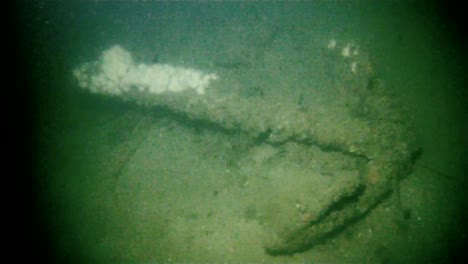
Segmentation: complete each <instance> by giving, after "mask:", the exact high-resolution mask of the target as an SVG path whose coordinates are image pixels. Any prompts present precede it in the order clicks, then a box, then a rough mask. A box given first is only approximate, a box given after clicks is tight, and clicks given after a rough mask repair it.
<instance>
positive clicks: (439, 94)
mask: <svg viewBox="0 0 468 264" xmlns="http://www.w3.org/2000/svg"><path fill="white" fill-rule="evenodd" d="M139 4H141V3H133V4H131V3H129V2H127V3H126V4H125V6H126V7H122V6H123V4H120V5H119V4H115V3H114V4H107V6H106V5H105V4H102V3H97V2H96V3H93V4H89V3H88V4H80V5H76V6H74V5H71V4H70V6H67V5H65V4H57V3H54V4H52V3H48V2H45V3H42V4H37V6H35V7H34V8H32V9H28V10H26V9H25V8H20V9H19V19H20V26H19V29H20V34H19V36H20V38H22V39H23V38H24V39H25V40H26V41H25V42H22V44H20V50H23V51H24V54H23V56H22V58H23V59H24V58H25V57H27V58H28V59H27V60H25V61H26V62H25V70H27V71H29V72H30V73H31V74H29V76H30V84H31V87H33V94H34V95H36V97H34V98H33V100H32V103H33V105H32V107H33V109H35V110H36V111H35V112H34V113H35V115H34V117H33V120H34V121H35V124H36V126H35V131H37V133H35V135H36V136H35V142H37V148H32V149H33V154H34V157H36V160H35V163H34V164H35V167H34V168H36V169H33V172H34V179H35V181H34V182H35V183H36V184H37V187H36V188H35V190H37V193H35V196H34V198H35V201H36V204H37V206H36V208H37V210H36V211H35V212H36V213H37V218H38V219H39V220H40V223H41V224H40V225H37V226H38V228H39V229H41V231H40V232H39V231H38V233H39V234H41V236H40V238H38V240H39V241H42V243H41V242H40V243H41V244H42V245H44V250H42V252H40V253H38V254H39V255H38V256H39V257H47V259H48V260H51V261H56V262H57V263H68V262H71V263H75V262H76V263H187V262H191V263H221V262H225V263H226V262H227V263H448V262H449V261H450V260H453V259H452V257H453V255H454V254H456V253H457V250H458V249H459V248H460V247H461V246H462V245H463V244H464V243H465V242H466V229H465V226H464V223H465V222H466V220H467V218H466V212H464V210H466V202H465V200H466V196H465V194H464V191H465V190H466V188H467V183H466V180H465V179H464V174H466V173H465V170H464V169H465V168H466V167H463V166H464V165H466V164H464V162H466V161H465V159H466V156H465V157H464V156H463V154H464V152H465V151H466V150H465V148H466V120H465V119H466V116H465V114H466V101H465V98H464V95H465V91H464V90H463V89H465V87H463V84H464V82H463V81H464V79H463V78H464V76H462V75H461V74H462V73H463V68H462V67H463V64H464V62H463V59H464V54H463V52H464V51H462V50H459V47H458V46H457V41H458V40H459V39H458V38H457V37H456V36H454V35H452V34H451V33H453V32H452V31H450V27H449V26H447V25H446V24H444V23H447V22H445V21H444V20H443V18H444V19H446V18H445V17H443V18H441V17H440V16H439V15H440V14H439V13H437V12H436V11H434V9H432V8H431V7H430V6H424V5H419V4H413V5H407V4H398V3H396V2H394V3H393V4H390V3H385V4H377V5H375V6H371V5H368V4H349V3H348V4H345V3H343V2H340V3H338V4H327V5H320V4H304V3H295V4H292V3H283V4H278V3H276V4H273V3H264V4H239V3H229V4H226V3H216V4H213V3H212V4H207V3H203V4H195V3H191V4H188V3H180V4H179V5H180V6H178V7H175V6H174V5H172V4H168V3H167V2H165V3H158V4H155V5H159V7H154V6H153V7H152V8H155V9H154V10H160V11H157V12H156V11H154V10H153V9H148V8H142V7H141V6H138V5H139ZM133 5H135V6H133ZM223 5H225V6H223ZM226 6H228V7H226ZM31 10H32V11H31ZM152 10H153V11H154V12H152ZM161 10H164V11H161ZM132 12H133V13H132ZM31 21H35V23H28V22H31ZM161 21H163V22H164V23H165V24H164V27H158V26H157V25H158V24H157V23H162V22H161ZM220 21H222V23H223V24H222V25H218V24H216V26H213V25H212V24H213V23H221V22H220ZM223 27H224V28H226V29H227V30H230V31H232V32H233V34H234V35H235V36H242V37H241V39H239V38H237V37H233V38H232V39H229V37H226V38H225V39H223V40H219V39H217V40H216V43H221V44H223V41H225V42H224V45H225V47H228V48H230V49H232V50H230V51H229V52H227V53H225V54H228V55H230V56H232V57H229V58H228V61H229V62H232V63H233V64H232V65H225V66H227V67H231V66H232V67H238V65H241V66H242V63H243V62H244V61H255V59H256V58H255V53H252V51H251V50H249V47H246V46H245V45H243V43H245V41H252V38H255V37H257V36H258V37H259V38H260V39H262V40H264V41H268V36H269V34H271V32H268V31H269V30H272V28H274V30H275V32H276V31H277V32H279V33H277V34H280V35H282V36H285V37H284V38H286V39H283V45H284V46H281V45H279V46H276V47H278V49H276V50H275V48H274V47H275V46H274V45H273V47H269V51H270V55H269V56H273V55H277V56H284V57H289V58H290V57H291V56H294V54H290V53H288V52H289V48H291V45H292V46H294V45H295V44H297V45H300V46H304V45H306V44H304V42H303V41H304V40H307V39H310V38H311V37H312V38H313V39H315V40H316V41H317V43H318V42H321V43H324V44H326V43H327V42H328V40H330V39H336V40H338V41H341V42H348V41H352V42H354V43H359V45H360V46H361V47H365V49H366V51H367V52H368V53H369V54H371V56H372V58H373V60H374V62H375V65H376V68H377V69H378V71H379V75H380V76H381V77H382V78H383V79H385V80H386V82H387V83H388V89H394V91H393V92H395V93H396V94H398V96H399V97H400V98H401V100H402V101H403V103H404V104H405V105H406V107H408V109H409V111H410V112H411V113H412V114H413V116H414V124H415V129H416V132H417V135H418V142H419V144H420V145H421V147H422V148H421V149H422V152H421V156H420V158H419V159H418V160H417V162H416V163H415V166H414V171H413V173H411V174H410V175H409V176H408V177H407V178H405V179H404V180H402V182H401V193H400V194H401V205H402V207H403V208H404V218H403V219H401V218H396V217H395V215H397V214H398V212H396V211H397V210H398V208H396V206H395V199H396V198H395V196H391V197H389V198H388V199H386V200H385V201H383V202H382V203H381V204H380V205H379V206H377V207H376V208H375V209H374V210H373V211H372V212H371V213H370V214H368V215H367V216H366V217H365V218H363V219H362V220H360V221H358V222H356V223H354V224H353V225H351V226H349V227H348V228H347V229H346V230H344V231H343V232H341V233H339V234H338V235H336V236H334V237H332V238H330V239H328V240H327V241H325V242H324V243H322V244H319V245H316V246H315V247H313V248H311V249H310V250H308V251H306V252H303V253H297V254H295V255H292V256H275V257H273V256H269V255H268V254H266V253H265V250H264V248H263V240H262V239H263V238H264V234H263V230H262V228H261V223H259V220H258V219H260V218H261V216H259V215H258V212H256V209H255V208H256V207H255V205H256V203H258V202H261V201H262V200H264V199H266V198H265V197H269V191H270V189H269V186H268V183H265V182H264V181H265V179H262V178H259V177H251V178H249V177H241V178H239V177H235V175H236V170H239V167H240V166H241V165H239V164H241V163H242V159H243V158H245V157H243V156H241V155H240V154H239V153H242V151H241V150H242V149H243V148H245V145H247V144H248V142H249V139H246V137H245V136H244V135H239V134H225V133H222V132H219V131H216V130H214V129H210V128H209V127H208V128H207V127H204V126H201V125H198V124H197V123H196V122H187V120H183V119H180V118H178V117H174V116H173V115H171V114H167V113H161V112H156V113H151V111H144V110H142V109H139V108H138V107H135V106H132V105H128V104H125V103H121V102H118V101H115V100H112V99H109V98H105V97H100V96H93V95H89V94H86V93H83V92H80V91H77V90H78V87H77V85H76V83H75V82H74V80H73V79H72V76H71V71H72V69H73V67H75V66H76V65H78V64H79V63H82V62H84V61H89V60H93V59H95V58H96V57H97V56H98V54H99V53H100V52H101V51H102V50H103V49H105V48H108V47H109V45H113V44H121V45H123V46H126V47H127V48H128V49H129V50H131V51H132V52H134V54H136V58H137V59H138V60H140V61H144V62H149V61H150V60H151V59H149V58H151V57H152V56H153V55H154V53H155V52H157V54H158V57H159V58H158V59H159V60H162V61H166V62H171V63H173V64H179V65H181V66H190V65H199V66H200V67H204V68H209V67H210V65H212V63H213V59H215V60H216V59H218V60H220V58H216V49H217V48H222V45H219V46H217V47H215V48H213V47H211V46H210V45H209V44H210V43H213V41H214V39H216V37H217V36H219V35H220V34H221V33H220V30H221V29H223ZM195 29H196V30H195ZM236 32H237V33H236ZM239 32H241V33H242V34H239ZM236 34H238V35H236ZM262 34H265V35H262ZM275 34H276V33H275ZM28 36H29V37H28ZM31 36H33V37H31ZM315 36H316V37H315ZM242 38H245V39H242ZM204 41H206V43H205V42H204ZM190 43H192V45H189V44H190ZM233 43H239V44H238V45H235V44H233ZM314 45H316V43H315V44H314ZM205 46H206V47H205ZM311 52H313V51H311ZM221 59H224V58H221ZM299 61H300V60H299ZM238 63H240V64H238ZM241 66H239V67H241ZM265 67H266V69H264V70H263V73H265V72H266V73H268V71H269V70H268V65H266V66H265ZM271 71H272V72H271V74H266V75H263V76H260V77H258V78H261V79H262V81H261V82H260V81H258V80H255V76H251V75H249V74H246V76H248V77H249V78H252V79H253V80H252V82H260V84H259V85H262V84H263V85H264V84H265V83H269V82H271V83H275V81H276V80H278V77H277V74H278V72H281V71H278V69H272V70H271ZM244 74H245V73H244ZM279 79H281V78H279ZM282 81H283V82H286V83H282V84H283V85H285V86H287V81H288V80H287V79H286V80H282ZM280 93H281V92H280ZM286 93H287V94H288V93H289V91H286ZM292 93H294V92H292ZM464 111H465V112H464ZM148 116H150V117H149V119H150V120H149V121H148ZM145 118H146V119H145ZM140 120H143V121H141V123H139V121H140ZM137 124H140V125H141V126H140V127H137ZM122 149H124V151H122ZM119 155H120V156H119ZM122 164H123V165H122ZM119 165H122V167H119ZM116 170H117V171H118V177H114V175H116ZM275 184H282V183H281V182H276V183H275ZM284 184H288V179H287V178H285V179H284ZM297 191H300V190H297ZM278 213H279V214H280V213H281V212H280V211H279V212H278ZM44 242H46V243H44Z"/></svg>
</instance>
